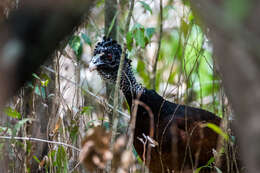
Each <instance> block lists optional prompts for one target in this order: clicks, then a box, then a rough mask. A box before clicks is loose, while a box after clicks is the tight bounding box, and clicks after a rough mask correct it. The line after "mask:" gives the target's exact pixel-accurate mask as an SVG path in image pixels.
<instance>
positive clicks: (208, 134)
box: [90, 38, 221, 173]
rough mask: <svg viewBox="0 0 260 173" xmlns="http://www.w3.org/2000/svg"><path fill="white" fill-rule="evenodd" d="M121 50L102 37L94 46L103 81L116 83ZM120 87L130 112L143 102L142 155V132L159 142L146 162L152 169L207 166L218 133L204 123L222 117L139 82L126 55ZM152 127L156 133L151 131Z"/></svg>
mask: <svg viewBox="0 0 260 173" xmlns="http://www.w3.org/2000/svg"><path fill="white" fill-rule="evenodd" d="M121 53H122V49H121V47H120V45H118V44H117V43H116V41H113V40H111V39H107V38H103V40H102V41H101V42H99V43H98V44H97V46H96V48H95V51H94V57H93V59H92V61H91V64H90V69H91V70H94V69H95V70H97V71H98V73H99V74H100V75H101V77H102V78H103V79H104V80H107V81H109V82H113V83H115V81H116V78H117V71H118V67H119V62H120V57H121ZM120 89H121V90H122V92H123V94H124V96H125V98H126V100H127V103H128V104H129V106H130V107H131V111H133V105H132V104H133V103H136V102H134V101H135V100H136V99H138V101H139V103H142V104H139V106H138V109H137V114H136V126H135V133H134V147H135V149H136V151H137V153H138V154H139V156H140V157H141V158H143V157H142V156H143V152H144V146H143V143H142V142H141V141H140V138H142V137H143V134H144V135H146V136H149V135H152V136H150V137H151V138H152V139H154V141H156V142H154V144H155V146H153V147H151V155H150V164H149V165H147V166H148V167H149V169H150V170H151V172H153V173H160V172H168V171H170V172H172V171H173V170H174V171H175V173H176V172H180V171H181V170H182V169H184V170H190V171H192V168H196V167H200V166H203V165H205V164H206V163H207V162H208V160H209V159H210V158H211V157H212V156H213V153H212V150H213V149H215V148H216V145H217V138H218V135H217V134H216V133H215V132H213V131H212V130H211V129H209V128H207V127H203V125H202V124H203V123H205V122H210V123H214V124H216V125H219V124H220V120H221V119H220V118H219V117H217V116H216V115H214V114H213V113H210V112H208V111H205V110H202V109H198V108H193V107H189V106H185V105H179V104H175V103H171V102H169V101H167V100H165V99H164V98H163V97H161V96H160V95H158V94H157V93H156V92H155V91H154V90H148V89H146V88H144V87H142V86H141V85H140V84H139V83H137V81H136V79H135V77H134V75H133V72H132V69H131V61H130V60H129V59H128V58H127V57H126V60H125V62H124V68H123V72H122V76H121V82H120ZM147 107H148V108H147ZM148 109H150V110H151V111H152V114H151V113H149V110H148ZM151 116H152V117H153V119H152V121H151V118H150V117H151ZM151 125H152V126H151ZM151 130H152V131H153V132H154V133H151ZM138 138H139V139H138ZM157 144H158V145H157ZM146 151H148V150H147V149H146ZM146 164H148V163H147V160H146ZM205 171H209V170H206V169H205Z"/></svg>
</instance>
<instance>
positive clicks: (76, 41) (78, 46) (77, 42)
mask: <svg viewBox="0 0 260 173" xmlns="http://www.w3.org/2000/svg"><path fill="white" fill-rule="evenodd" d="M69 46H70V47H71V48H72V50H73V51H74V53H75V55H76V57H77V60H78V61H79V60H80V59H81V55H82V52H83V43H82V41H81V39H80V37H79V36H77V35H74V36H72V38H71V39H70V41H69Z"/></svg>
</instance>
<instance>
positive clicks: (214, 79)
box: [0, 0, 236, 172]
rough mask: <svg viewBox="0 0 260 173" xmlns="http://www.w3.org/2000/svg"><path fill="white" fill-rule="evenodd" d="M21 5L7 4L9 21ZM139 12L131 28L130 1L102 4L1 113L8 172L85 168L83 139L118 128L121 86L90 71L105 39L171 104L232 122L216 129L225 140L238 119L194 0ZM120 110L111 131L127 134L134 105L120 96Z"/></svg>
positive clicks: (141, 7) (168, 0)
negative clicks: (96, 130) (97, 131)
mask: <svg viewBox="0 0 260 173" xmlns="http://www.w3.org/2000/svg"><path fill="white" fill-rule="evenodd" d="M20 1H22V0H20ZM19 3H20V2H19V0H5V1H3V2H2V4H4V5H3V6H4V7H5V8H4V10H3V13H4V14H5V17H6V18H8V15H9V11H11V10H12V9H15V8H18V7H19ZM133 7H134V8H133V11H132V16H131V18H130V24H129V27H128V28H127V27H126V25H127V24H126V21H127V16H128V13H129V11H130V2H129V1H127V0H121V1H117V0H98V1H97V2H96V5H95V6H94V7H93V9H92V12H91V13H90V14H88V16H87V18H88V19H87V20H88V22H86V23H83V24H82V25H81V26H80V27H79V28H78V29H77V30H76V31H75V33H74V34H73V35H72V36H71V37H70V38H69V42H68V44H67V45H66V46H65V47H64V48H61V49H60V50H57V51H56V52H55V54H54V55H53V57H54V58H53V59H51V60H49V61H48V62H46V63H45V64H44V65H43V66H42V67H41V69H40V70H39V71H38V72H37V73H33V74H32V76H33V79H34V80H33V81H32V82H29V83H27V84H26V86H24V88H23V89H21V90H20V91H19V94H17V95H16V96H14V97H13V98H12V99H10V100H9V102H8V104H6V106H5V108H4V111H3V112H2V115H1V116H0V119H1V121H0V132H1V136H0V138H3V139H1V143H0V149H1V153H2V154H1V157H0V159H1V162H2V163H3V165H5V167H4V168H3V171H4V172H37V171H38V172H41V171H42V172H44V171H47V172H84V171H85V170H83V167H82V166H80V165H79V164H78V163H79V161H78V157H79V148H80V146H81V141H82V140H83V138H84V136H85V134H86V133H87V131H89V130H90V129H92V128H93V127H95V126H98V125H101V126H104V127H106V128H107V129H111V127H112V125H113V121H112V119H113V118H115V117H112V116H113V115H112V111H111V110H112V108H113V103H114V101H113V99H114V94H113V93H114V89H113V88H114V86H113V85H111V84H106V83H104V82H102V81H101V79H100V78H99V76H98V75H97V74H96V73H93V72H89V70H88V62H89V61H90V60H91V57H92V52H93V49H94V46H95V44H96V43H97V42H98V41H99V40H101V38H102V37H103V36H104V35H106V36H110V37H112V38H114V39H116V40H118V41H119V43H120V44H121V45H123V44H124V43H125V44H126V47H127V53H128V56H129V58H130V59H131V60H132V65H133V70H134V73H135V76H136V77H137V79H138V81H139V82H140V83H142V84H143V86H145V87H147V88H150V89H155V90H156V91H157V92H158V93H159V94H160V95H162V96H163V97H164V98H166V99H167V100H169V101H172V102H175V103H179V104H187V105H190V106H194V107H200V108H203V109H206V110H209V111H211V112H213V113H215V114H217V115H218V116H220V117H222V118H223V119H224V120H225V121H224V123H223V127H221V128H222V130H220V129H218V128H215V130H216V131H218V133H220V134H224V135H223V136H225V134H227V133H228V132H227V131H228V126H229V125H228V124H229V122H230V121H231V120H232V119H234V118H236V117H234V116H233V113H232V111H231V109H230V105H229V102H228V100H227V98H226V96H225V92H224V90H223V88H222V80H221V79H220V77H219V69H218V66H217V65H216V63H215V61H214V59H213V58H212V56H213V46H212V43H211V41H210V40H209V38H208V30H207V28H205V27H204V26H203V25H202V24H201V21H200V20H199V18H198V16H197V15H196V14H195V13H194V11H193V9H192V8H191V4H190V3H189V1H184V0H183V1H182V0H160V1H159V0H157V1H156V0H138V1H135V3H134V6H133ZM0 10H1V9H0ZM126 28H127V29H126ZM118 109H119V110H120V112H121V113H119V114H118V119H119V124H118V126H117V129H112V130H113V131H114V132H115V133H116V132H117V134H124V133H125V132H126V129H127V127H128V121H129V108H128V105H127V104H126V101H125V100H124V97H123V95H122V94H121V93H120V104H119V108H118ZM8 137H9V138H8ZM4 138H8V139H4ZM20 139H23V140H20ZM218 152H220V151H218ZM133 155H135V156H136V154H135V153H134V152H133ZM134 163H135V164H133V165H132V166H131V168H130V169H129V170H128V171H129V172H143V171H144V170H143V168H142V162H141V161H140V159H138V157H137V159H135V161H134ZM205 166H213V162H212V161H210V162H209V164H208V165H205ZM200 169H201V168H198V169H197V172H199V170H200ZM108 170H109V168H106V169H105V170H104V172H105V171H108ZM98 171H100V172H102V171H101V170H98ZM219 171H221V170H219Z"/></svg>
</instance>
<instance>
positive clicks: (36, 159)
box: [33, 156, 41, 164]
mask: <svg viewBox="0 0 260 173" xmlns="http://www.w3.org/2000/svg"><path fill="white" fill-rule="evenodd" d="M33 159H34V160H35V161H36V162H37V163H38V164H39V163H41V161H40V160H39V159H38V158H37V157H36V156H33Z"/></svg>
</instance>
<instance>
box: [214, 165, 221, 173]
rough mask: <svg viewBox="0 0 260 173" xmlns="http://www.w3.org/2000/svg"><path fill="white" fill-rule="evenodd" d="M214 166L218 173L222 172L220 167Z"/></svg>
mask: <svg viewBox="0 0 260 173" xmlns="http://www.w3.org/2000/svg"><path fill="white" fill-rule="evenodd" d="M214 168H215V169H216V171H217V173H222V171H221V170H220V169H219V168H218V167H216V166H214Z"/></svg>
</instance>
